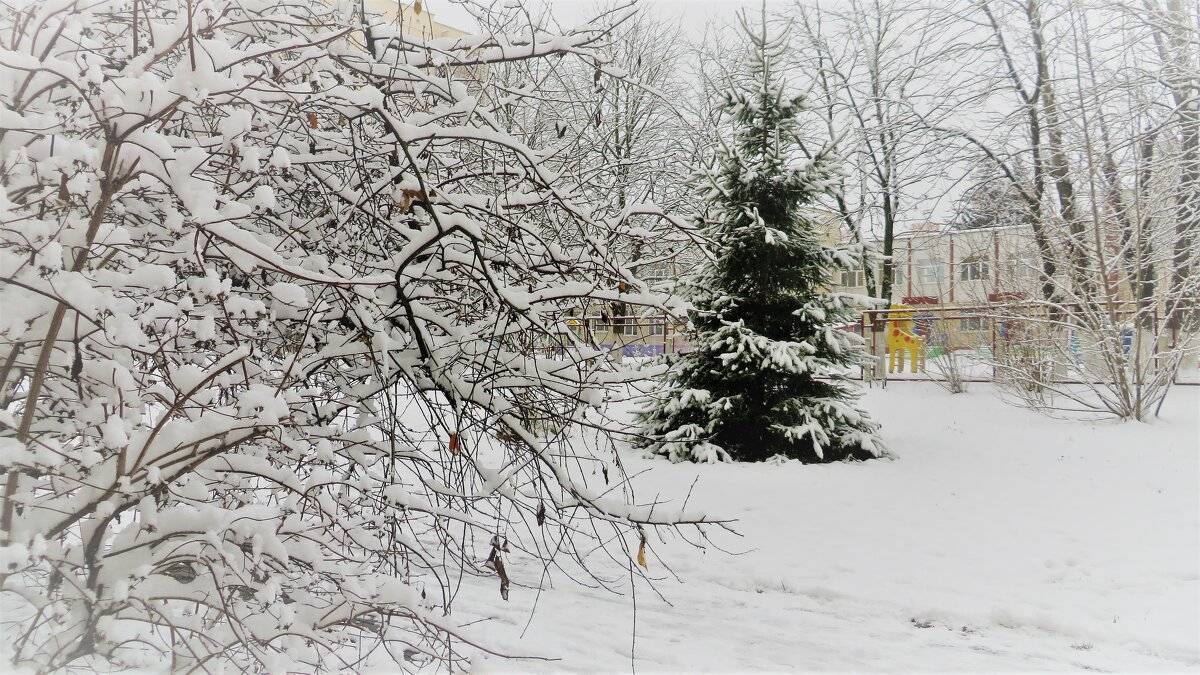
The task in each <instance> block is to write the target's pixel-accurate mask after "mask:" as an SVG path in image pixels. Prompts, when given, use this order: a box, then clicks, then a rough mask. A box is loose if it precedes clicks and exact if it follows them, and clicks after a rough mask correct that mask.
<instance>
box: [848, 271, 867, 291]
mask: <svg viewBox="0 0 1200 675" xmlns="http://www.w3.org/2000/svg"><path fill="white" fill-rule="evenodd" d="M864 285H866V284H865V283H864V281H863V271H862V270H842V286H843V287H845V288H857V287H859V286H864Z"/></svg>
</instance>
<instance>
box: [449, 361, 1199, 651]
mask: <svg viewBox="0 0 1200 675" xmlns="http://www.w3.org/2000/svg"><path fill="white" fill-rule="evenodd" d="M865 405H866V407H867V408H868V410H870V411H871V412H872V413H873V414H874V415H875V416H876V417H877V419H879V420H880V421H881V422H882V423H883V425H884V436H885V438H886V440H887V441H888V443H889V444H890V446H891V448H892V451H893V452H894V454H895V460H894V461H874V462H867V463H861V464H835V465H829V466H802V465H799V464H795V463H789V464H782V465H764V464H759V465H717V466H711V465H709V466H696V465H690V464H679V465H672V464H669V463H667V462H665V461H662V460H648V459H644V458H641V457H639V456H637V454H636V453H635V452H632V451H631V452H629V453H627V458H626V460H627V462H628V464H629V468H630V470H631V472H638V471H643V470H646V469H649V470H648V471H646V472H645V473H643V474H641V475H640V476H638V477H637V479H636V481H635V484H636V485H637V488H638V491H639V495H640V497H641V498H643V499H646V498H649V497H652V496H653V495H654V494H656V493H661V495H662V496H663V497H664V498H666V497H667V496H676V497H680V498H681V497H682V496H683V495H684V494H685V493H686V492H687V490H688V488H689V486H690V485H691V484H692V482H693V480H694V479H696V478H697V477H698V478H699V482H698V483H697V485H696V486H695V489H694V491H693V494H692V497H691V501H690V502H689V506H693V507H699V508H702V509H704V510H706V511H708V512H709V513H711V514H714V515H722V516H727V517H730V518H736V519H737V521H738V522H737V523H736V526H735V527H736V529H737V530H738V531H739V532H740V533H741V535H743V536H742V537H741V538H736V537H733V536H731V535H724V536H718V537H716V543H717V544H720V545H721V546H723V547H724V548H726V549H728V550H730V551H733V552H735V553H737V554H736V555H733V554H728V553H723V552H721V551H719V550H716V548H714V547H710V548H708V549H707V550H705V549H700V548H696V547H693V546H690V545H688V544H686V543H684V542H683V541H681V540H680V539H679V538H677V537H676V538H672V539H669V540H668V541H666V542H663V541H658V540H652V541H651V543H650V548H651V553H652V555H650V556H649V564H650V570H651V572H652V573H654V575H655V576H656V577H658V578H660V581H659V582H658V584H657V585H658V588H659V590H660V591H661V592H662V594H663V595H664V596H665V597H666V600H667V601H669V603H670V604H668V602H664V601H663V600H661V599H659V598H658V597H657V596H655V595H654V594H653V593H652V592H650V591H649V590H648V589H646V588H645V587H644V584H639V588H638V592H637V597H636V600H637V612H636V617H637V620H636V631H635V630H634V623H633V619H634V610H633V604H632V603H631V598H630V597H629V595H628V594H626V595H623V596H618V595H614V594H612V593H608V592H605V591H600V590H595V589H589V588H583V587H581V586H578V585H576V584H573V583H572V582H570V581H569V580H567V579H564V578H561V576H560V577H557V578H554V585H553V588H548V589H547V590H545V591H544V592H543V593H542V594H541V595H540V598H538V599H537V608H536V613H534V614H533V616H532V620H531V621H530V612H531V609H532V608H533V604H534V602H535V596H536V593H535V592H534V591H533V590H530V589H528V588H519V587H514V590H513V593H512V596H511V600H510V601H509V602H501V601H500V600H499V598H496V599H495V601H494V605H492V606H491V607H490V608H489V610H490V611H491V612H492V613H493V617H492V618H491V619H490V620H488V621H485V622H483V623H481V624H476V625H475V626H473V627H472V628H474V629H476V631H477V632H476V634H477V635H478V634H482V635H483V636H485V637H487V638H489V639H491V640H492V641H493V644H501V645H505V646H506V647H507V648H508V650H509V651H510V652H518V653H522V654H529V655H540V656H547V657H555V658H557V659H560V660H556V661H515V662H514V661H508V662H506V661H501V660H498V659H495V658H491V657H488V658H483V657H480V658H479V659H477V662H476V667H477V668H479V669H480V670H504V671H546V670H568V671H628V670H630V668H631V667H632V666H636V669H637V670H638V671H640V672H663V671H674V672H681V671H698V670H704V671H726V672H730V671H739V672H745V671H881V670H888V671H913V670H918V671H959V670H975V671H980V670H986V671H1014V670H1016V671H1029V670H1039V671H1040V670H1063V669H1066V670H1080V669H1096V670H1104V671H1122V672H1127V671H1164V670H1181V669H1189V670H1193V671H1194V670H1196V669H1197V668H1200V388H1198V387H1177V388H1175V389H1173V390H1172V391H1171V393H1170V395H1169V397H1168V399H1167V402H1166V405H1165V406H1164V409H1163V417H1162V419H1160V420H1158V421H1156V422H1155V423H1154V424H1141V423H1127V424H1116V423H1090V422H1079V421H1063V420H1054V419H1048V418H1045V417H1041V416H1039V415H1036V414H1034V413H1031V412H1028V411H1026V410H1023V409H1019V408H1015V407H1010V406H1007V405H1005V404H1003V403H1001V402H1000V401H999V400H998V399H997V398H996V396H995V393H994V391H993V390H992V389H991V387H990V385H973V386H972V388H971V391H970V392H968V393H966V394H961V395H950V394H948V393H946V392H944V391H942V390H941V389H939V388H938V387H937V386H935V385H933V384H930V383H919V382H906V383H895V384H893V385H892V386H891V387H890V388H889V389H887V390H886V391H883V390H878V389H876V390H873V391H870V392H869V393H868V394H867V396H866V399H865ZM659 558H661V561H660V560H659ZM663 563H666V564H668V565H670V567H671V569H672V570H673V572H674V573H675V574H676V575H678V577H679V580H676V579H675V578H674V576H672V575H670V574H669V573H668V572H667V571H666V570H665V569H664V568H663ZM508 569H509V573H510V575H511V576H512V578H513V581H514V583H515V584H521V583H526V584H533V585H536V583H537V579H538V578H539V577H540V575H541V568H540V567H534V566H533V565H532V564H525V562H524V561H522V560H521V559H520V558H517V557H514V558H513V559H512V560H510V562H509V567H508ZM615 573H619V570H617V571H615V572H614V574H615ZM488 581H489V582H493V581H494V580H488ZM493 585H494V584H493V583H488V584H487V592H486V593H485V594H486V595H488V596H494V595H495V589H494V587H493ZM627 587H628V584H626V588H627ZM471 602H472V603H474V602H475V599H474V598H473V599H472V601H471ZM459 618H461V617H459ZM527 622H530V623H529V626H528V630H526V631H525V632H524V637H521V634H522V631H523V629H525V627H526V623H527ZM635 637H636V648H635V649H634V638H635ZM631 650H633V654H634V655H633V656H632V658H631Z"/></svg>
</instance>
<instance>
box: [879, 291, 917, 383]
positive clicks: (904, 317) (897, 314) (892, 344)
mask: <svg viewBox="0 0 1200 675" xmlns="http://www.w3.org/2000/svg"><path fill="white" fill-rule="evenodd" d="M888 323H889V324H890V325H889V326H888V331H887V347H888V353H889V356H888V372H889V373H894V372H896V370H897V363H896V361H897V358H899V369H900V370H901V371H903V370H904V354H905V352H907V353H908V358H909V360H910V361H911V362H912V372H914V373H915V372H917V368H920V369H921V370H925V340H924V339H923V338H922V337H921V336H919V335H917V331H916V327H917V326H916V322H915V321H913V313H912V308H911V307H909V306H908V305H895V306H894V307H892V309H891V310H889V311H888ZM918 362H919V363H918Z"/></svg>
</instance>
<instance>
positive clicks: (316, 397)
mask: <svg viewBox="0 0 1200 675" xmlns="http://www.w3.org/2000/svg"><path fill="white" fill-rule="evenodd" d="M358 7H359V3H345V2H339V3H329V4H326V3H323V2H320V1H319V0H297V1H296V2H291V3H287V4H280V3H276V2H272V1H266V0H237V1H236V2H234V1H228V2H226V1H219V0H218V1H212V0H198V1H196V2H190V1H189V2H182V1H168V0H161V1H154V0H134V1H133V2H132V3H131V2H128V1H124V0H122V1H114V2H106V1H98V2H89V3H77V2H52V3H33V2H30V3H28V4H27V5H26V6H24V7H20V8H15V9H14V8H12V6H11V5H6V6H5V7H4V8H3V9H2V10H0V175H2V176H3V192H0V228H2V229H0V306H2V307H3V311H2V312H0V434H2V435H0V465H2V470H3V478H2V479H0V480H2V481H3V489H4V501H3V507H2V511H0V531H2V532H0V566H2V569H0V602H2V603H3V604H2V605H0V613H2V616H3V622H4V626H5V628H6V631H7V635H8V636H9V637H7V638H6V640H7V645H6V649H8V650H11V654H12V657H13V659H14V660H15V662H17V663H18V664H21V665H23V666H27V667H32V668H34V669H36V670H42V671H45V670H53V669H59V668H64V667H69V666H77V667H85V668H100V667H105V668H107V667H110V666H116V667H121V666H129V665H151V666H155V667H169V668H171V669H178V670H184V671H193V670H194V671H203V672H210V671H214V670H219V669H221V668H224V669H226V670H233V671H239V672H253V671H263V670H266V671H273V672H282V671H313V670H319V669H336V670H339V671H345V670H350V669H354V668H355V667H356V665H358V664H360V663H362V661H361V659H363V658H365V655H370V654H372V653H375V652H378V654H377V655H376V656H375V657H374V658H384V659H387V658H391V659H395V660H396V661H397V662H398V663H401V664H402V665H403V662H404V660H405V659H408V660H410V661H412V662H414V663H415V662H424V661H427V660H428V659H429V658H433V659H438V660H440V661H441V662H443V663H446V664H450V663H453V662H454V661H455V660H457V659H460V658H461V655H460V653H459V652H458V651H457V644H461V643H462V641H463V640H467V641H468V642H469V640H470V638H469V636H468V637H464V636H463V635H462V632H463V631H460V630H459V628H458V624H457V623H455V622H454V621H453V619H452V617H451V616H448V613H449V612H450V609H451V605H452V602H453V601H454V599H455V595H456V594H457V593H458V590H456V589H458V588H460V585H458V584H456V583H455V582H454V580H455V578H456V577H458V576H461V575H462V574H482V575H493V574H496V573H499V576H500V585H501V592H502V593H503V594H505V596H507V593H508V587H509V581H508V575H506V574H505V573H504V566H503V562H502V560H503V558H502V556H503V552H504V551H507V550H509V548H510V547H517V548H520V549H522V550H524V551H525V552H526V553H527V554H530V555H532V556H535V557H537V558H539V559H542V560H549V559H550V558H551V557H553V555H554V552H556V551H562V552H564V554H565V555H569V554H571V553H570V552H573V551H578V550H580V549H579V547H578V546H576V545H573V544H571V543H569V542H566V541H565V540H567V539H570V538H573V537H576V538H577V537H594V538H596V539H597V540H598V541H600V542H602V543H608V542H618V541H621V537H622V536H626V535H627V536H629V537H632V538H635V539H634V540H636V538H637V537H639V536H640V532H641V528H642V526H651V525H655V524H671V525H676V524H679V523H682V522H688V521H696V520H701V518H699V517H696V518H692V517H689V516H686V515H680V514H678V513H676V514H674V515H669V516H660V515H659V514H658V513H656V512H654V511H653V510H652V509H651V508H650V507H638V506H634V505H630V504H629V503H627V502H626V501H625V500H624V499H622V498H620V497H602V496H601V493H600V491H599V490H598V489H593V488H591V487H589V486H588V484H587V482H586V480H587V479H586V478H585V476H586V475H587V474H588V473H594V471H593V468H594V467H596V466H597V465H599V466H601V467H603V468H604V472H603V473H604V475H605V477H606V479H607V478H608V477H609V471H610V470H611V471H612V472H613V478H612V479H613V480H614V481H619V480H621V478H620V470H619V465H618V466H610V464H609V462H610V456H609V454H608V453H610V452H611V443H610V441H609V440H608V436H607V434H606V428H607V426H606V425H607V423H606V421H605V419H604V418H603V416H602V415H601V413H600V412H599V411H598V410H596V408H597V407H598V406H599V405H600V404H601V402H602V400H603V399H604V396H605V387H606V386H608V385H610V384H612V383H621V382H624V381H628V380H631V379H633V378H635V377H636V374H634V373H632V372H626V371H622V370H614V369H613V368H612V367H611V366H606V367H601V366H603V364H600V363H598V359H600V358H602V355H601V353H600V352H598V351H596V350H591V349H589V348H587V347H586V346H585V345H581V344H579V343H578V342H577V340H576V339H575V338H574V337H573V335H572V334H571V333H570V331H568V330H566V329H565V321H564V317H565V315H566V312H567V311H569V310H570V309H571V308H573V307H577V306H579V305H580V304H581V303H582V302H583V301H586V300H589V299H590V300H608V301H622V302H626V303H629V304H632V305H643V306H646V305H649V306H659V305H661V303H662V302H663V301H664V298H662V297H659V296H655V295H652V294H650V293H647V292H645V285H644V284H642V283H641V282H640V281H639V280H638V279H636V278H635V277H634V276H633V275H632V274H630V273H629V271H628V270H627V269H626V268H624V267H622V266H621V265H620V264H619V262H618V261H617V260H614V259H613V258H612V257H611V256H610V254H609V253H608V251H607V250H606V249H605V248H604V247H603V246H601V245H599V244H598V240H597V238H596V233H597V232H603V233H605V234H616V235H620V236H646V235H647V233H648V230H647V229H646V228H643V227H639V228H633V227H632V226H630V225H629V222H628V218H629V217H630V216H631V215H632V214H635V213H636V212H637V211H638V209H628V208H627V209H626V210H625V212H624V213H622V214H620V215H619V217H614V215H613V214H610V213H605V212H603V211H597V210H595V209H593V208H591V207H590V206H588V205H587V204H585V203H583V202H581V201H580V197H579V195H580V194H581V193H582V192H583V191H582V190H581V185H582V183H581V181H582V180H583V179H582V178H580V177H579V176H577V175H576V174H574V173H572V167H571V165H570V164H569V162H566V161H559V160H556V159H555V154H554V152H553V148H549V149H547V148H541V149H539V148H533V147H530V146H529V145H528V144H526V143H525V142H524V140H523V139H522V138H521V137H520V136H519V134H514V133H509V132H508V131H506V130H505V128H504V126H503V125H502V124H500V123H498V122H497V118H496V110H497V109H498V108H499V107H501V106H512V105H518V106H519V105H521V104H522V100H523V98H524V97H525V96H528V95H531V92H530V91H528V90H513V89H508V90H499V89H497V88H495V87H493V86H491V83H490V81H489V77H488V69H489V68H490V67H494V66H495V65H496V64H498V63H501V62H504V61H509V60H527V59H540V58H545V57H550V56H555V57H564V58H578V59H584V60H587V59H589V58H590V56H589V54H590V49H591V47H592V45H594V44H596V43H597V42H598V41H600V40H602V39H603V38H604V36H605V35H606V32H607V31H608V30H609V27H608V26H606V25H602V24H600V23H596V24H592V25H587V26H583V27H580V28H578V29H575V30H574V31H573V32H570V33H568V34H565V35H549V34H546V33H545V32H543V31H541V30H540V29H538V28H537V27H536V26H537V24H536V23H534V22H530V21H526V22H524V23H523V24H522V25H523V26H524V28H523V29H522V30H521V31H519V32H514V33H511V34H493V35H483V36H478V37H467V38H461V39H457V38H444V39H441V40H434V41H432V42H430V43H423V42H421V41H420V40H417V39H415V38H409V37H406V36H404V35H402V34H401V33H400V32H399V30H398V28H397V26H396V25H395V24H392V25H387V24H385V23H383V22H380V21H377V20H365V19H364V18H363V17H362V16H360V15H359V14H358V13H357V11H358ZM616 18H618V19H619V17H616ZM643 210H644V211H648V212H652V211H653V209H652V208H649V207H647V208H645V209H643ZM631 230H632V231H631ZM598 279H621V280H623V283H622V284H621V286H620V288H621V289H622V290H620V291H618V289H617V288H616V287H608V286H602V285H600V284H598V283H597V280H598ZM585 421H586V423H587V425H588V427H589V428H591V429H594V430H597V431H596V432H595V433H591V434H590V435H589V436H588V437H587V441H586V442H584V441H580V440H579V438H581V437H582V436H580V435H579V434H575V435H574V436H572V435H571V434H557V435H555V436H554V438H556V439H571V438H575V439H576V440H575V442H574V443H571V442H567V441H563V440H558V441H554V442H551V441H550V440H548V439H547V437H546V436H544V435H539V433H538V431H544V430H546V429H564V428H565V429H568V430H570V429H575V428H578V427H579V425H580V424H581V423H583V422H585ZM497 439H498V440H497ZM584 467H586V470H585V468H584ZM620 492H621V491H618V493H620ZM624 492H625V493H626V494H627V491H624ZM583 521H589V522H590V523H591V524H588V525H586V526H581V525H583ZM618 555H619V554H618ZM630 562H632V561H630ZM546 564H548V563H546ZM540 568H541V563H539V569H540ZM510 571H511V569H510ZM380 645H382V646H383V647H384V649H382V650H378V649H375V648H376V647H378V646H380ZM397 648H399V649H397ZM385 654H386V655H385Z"/></svg>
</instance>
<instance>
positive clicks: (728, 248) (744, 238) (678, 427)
mask: <svg viewBox="0 0 1200 675" xmlns="http://www.w3.org/2000/svg"><path fill="white" fill-rule="evenodd" d="M743 28H744V29H746V32H747V33H748V34H750V38H751V43H752V50H751V57H750V59H749V64H748V65H749V67H748V75H747V76H746V80H747V81H746V82H743V83H740V84H737V85H734V86H732V87H731V89H732V91H731V92H729V93H727V94H726V96H725V98H724V100H723V101H722V102H721V106H720V107H721V111H722V113H723V114H724V115H725V117H726V119H727V120H728V121H729V122H730V123H731V126H732V127H733V129H734V130H735V133H734V134H733V138H732V139H731V141H730V142H725V141H724V140H723V141H722V143H721V148H720V150H719V152H718V157H717V161H716V162H715V164H714V165H713V166H711V167H708V168H707V169H705V170H703V171H702V172H701V174H700V181H701V183H702V186H703V187H704V189H705V191H706V200H707V201H708V204H709V209H708V217H707V219H706V220H705V222H704V228H705V230H706V233H707V235H708V237H709V238H710V240H711V241H712V246H713V253H714V258H715V259H714V260H712V261H711V262H709V263H706V264H705V265H703V266H702V267H701V268H700V269H698V270H697V271H696V272H695V274H694V275H693V276H692V278H691V279H690V280H689V282H688V285H687V291H686V292H687V293H688V295H689V296H690V299H691V301H692V304H693V306H694V307H695V313H694V315H693V325H694V331H695V332H694V335H693V339H694V343H695V344H696V345H697V348H696V350H695V351H692V352H688V353H685V354H682V355H680V356H678V357H677V358H676V360H675V361H674V362H673V363H672V364H671V367H670V369H669V370H668V371H667V374H666V376H665V381H664V384H663V387H662V389H661V390H660V391H659V392H658V393H657V394H656V395H655V397H654V398H653V399H652V402H651V404H650V405H649V406H648V407H647V408H646V409H644V410H642V411H641V412H640V413H639V416H638V419H639V422H640V424H641V426H642V432H643V433H642V437H641V441H640V443H641V445H643V446H644V447H647V448H649V449H650V450H651V451H653V452H656V453H659V454H664V455H667V456H669V457H670V458H671V459H672V460H673V461H682V460H692V461H718V460H730V459H732V460H739V461H758V460H764V459H767V458H769V457H772V456H774V455H777V454H782V455H786V456H788V457H793V458H796V459H799V460H801V461H803V462H829V461H836V460H842V459H847V458H853V459H867V458H871V457H878V456H879V455H880V454H881V452H882V449H883V446H882V443H881V442H880V441H879V439H878V438H877V436H876V431H877V430H878V425H877V424H876V423H875V422H873V421H872V420H871V419H870V418H869V417H868V415H867V414H866V413H865V412H864V411H862V410H861V409H860V408H858V407H857V406H856V404H855V403H856V399H857V398H858V393H857V392H856V391H855V390H854V388H853V385H851V384H850V383H849V382H848V381H847V379H846V377H845V371H846V369H847V368H848V367H850V366H853V365H856V364H862V363H864V362H866V361H867V360H868V359H869V355H868V354H867V352H866V350H865V348H864V345H863V341H862V339H861V338H860V337H859V336H858V335H856V334H854V333H851V332H845V331H841V330H838V329H837V328H836V326H837V325H839V324H844V323H848V322H851V321H853V320H854V319H855V316H856V310H859V309H862V308H865V307H868V306H870V305H871V304H873V301H872V300H870V299H869V298H866V297H864V296H859V295H849V294H844V293H833V292H830V291H829V290H828V289H830V288H832V287H833V274H834V273H836V272H840V270H843V269H854V268H858V267H859V266H861V265H863V264H865V263H868V262H870V258H871V257H872V256H871V254H870V251H869V250H868V249H866V248H864V247H863V246H862V245H853V246H849V247H840V248H835V247H830V246H826V245H824V244H823V243H822V241H821V236H820V233H819V226H818V224H817V222H815V219H814V216H813V214H812V213H811V211H806V210H805V208H804V207H805V205H807V204H811V203H812V202H814V201H815V199H816V198H817V197H818V196H819V195H821V194H823V193H826V192H827V191H829V190H831V189H832V186H833V185H834V184H835V179H836V177H837V175H838V172H839V166H838V160H837V158H836V157H835V156H834V155H833V153H832V151H831V150H829V149H826V150H825V151H822V152H820V153H817V154H816V155H815V156H813V157H811V158H809V159H808V161H807V162H806V163H804V166H803V167H800V168H796V166H795V165H796V164H797V156H798V155H799V154H801V149H802V146H801V142H800V139H799V137H798V135H797V122H796V117H797V115H799V114H800V113H802V112H803V111H804V106H803V100H802V97H788V96H786V95H785V93H784V86H783V84H782V83H781V82H780V81H779V80H778V77H777V74H776V73H775V72H773V70H772V64H773V62H774V61H777V60H778V59H779V57H780V56H781V53H782V51H783V49H784V45H785V44H786V36H779V37H776V38H769V37H768V36H767V32H766V27H765V21H764V26H763V30H762V33H761V34H757V35H756V34H754V33H753V31H752V30H750V29H749V28H748V27H747V26H746V22H745V21H744V20H743Z"/></svg>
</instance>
